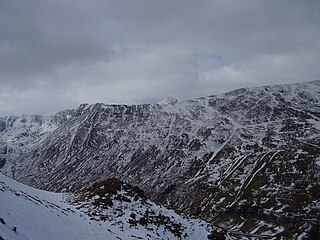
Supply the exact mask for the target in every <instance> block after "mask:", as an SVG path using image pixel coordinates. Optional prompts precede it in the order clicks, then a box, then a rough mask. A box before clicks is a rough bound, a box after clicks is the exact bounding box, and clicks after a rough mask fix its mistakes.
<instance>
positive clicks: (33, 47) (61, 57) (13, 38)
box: [0, 0, 320, 113]
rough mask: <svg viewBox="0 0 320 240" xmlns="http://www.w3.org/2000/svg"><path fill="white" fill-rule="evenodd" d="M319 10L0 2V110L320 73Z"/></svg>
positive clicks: (217, 1)
mask: <svg viewBox="0 0 320 240" xmlns="http://www.w3.org/2000/svg"><path fill="white" fill-rule="evenodd" d="M319 11H320V3H319V1H294V0H293V1H292V0H290V1H289V0H288V1H278V0H273V1H272V0H271V1H253V0H252V1H249V0H248V1H235V0H234V1H231V0H230V1H228V0H224V1H222V0H207V1H205V0H202V1H191V0H187V1H182V0H179V1H178V0H170V1H169V0H164V1H150V0H136V1H133V0H130V1H129V0H123V1H119V0H113V1H110V0H108V1H99V0H96V1H84V0H79V1H66V0H64V1H62V0H54V1H40V0H38V1H35V0H30V1H21V0H12V1H5V0H0V113H1V112H2V113H5V112H6V113H20V112H46V111H56V110H59V109H63V108H66V107H70V106H74V105H76V104H78V103H81V102H97V101H99V102H107V103H114V102H118V103H119V102H122V103H129V104H130V103H139V102H143V101H145V100H146V99H153V100H158V99H160V98H162V97H165V96H167V95H174V96H176V97H179V98H182V99H186V98H191V97H195V96H203V95H209V94H214V93H218V92H222V91H227V90H231V89H234V88H237V87H246V86H258V85H266V84H274V83H287V82H299V81H307V80H313V79H319V78H320V76H319V71H318V64H319V62H320V61H319V60H320V57H319V56H320V54H319V53H320V44H319V41H318V39H319V38H320V30H319V29H320V26H319V22H320V16H319V14H318V13H319ZM52 99H56V100H55V101H52Z"/></svg>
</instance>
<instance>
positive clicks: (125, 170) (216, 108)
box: [0, 81, 320, 238]
mask: <svg viewBox="0 0 320 240" xmlns="http://www.w3.org/2000/svg"><path fill="white" fill-rule="evenodd" d="M169 100H170V101H167V100H165V101H163V102H161V103H159V104H144V105H131V106H128V105H105V104H102V103H97V104H93V105H87V104H84V105H81V106H80V107H79V108H78V109H74V110H68V111H63V112H60V113H58V114H55V115H51V116H46V117H43V116H39V118H40V119H45V120H41V121H35V120H32V119H34V118H35V116H21V117H2V118H1V119H0V126H2V127H1V130H0V149H2V150H1V153H2V154H1V156H0V158H1V159H2V160H1V162H2V165H3V168H2V171H3V172H5V173H6V174H8V175H11V176H13V177H14V178H15V179H17V180H19V181H22V182H24V183H26V184H28V185H32V186H34V187H37V188H42V189H46V190H52V191H77V190H79V189H80V188H82V187H84V186H89V185H90V184H91V183H93V182H95V181H96V180H99V179H105V178H111V177H116V178H119V179H121V180H124V181H127V182H130V183H132V184H133V185H137V186H138V187H140V188H141V189H143V190H144V191H145V193H146V195H147V196H148V197H150V198H151V199H153V200H155V201H158V202H161V203H163V204H165V205H166V206H170V207H172V208H175V209H177V210H180V211H182V212H184V213H186V214H189V215H193V216H196V217H201V218H203V219H205V220H206V221H208V222H210V223H212V224H214V225H217V226H221V227H223V228H225V229H227V230H228V231H229V232H234V233H235V234H237V233H239V232H240V233H248V234H249V233H250V234H257V235H262V236H266V237H270V236H279V235H283V236H287V237H288V238H292V237H293V236H295V237H297V236H299V235H303V234H304V233H306V232H308V231H309V230H310V229H312V228H315V227H314V226H317V224H319V218H320V216H319V208H320V205H319V199H320V195H319V192H320V184H319V183H320V174H319V172H320V171H319V170H320V154H319V148H320V81H313V82H307V83H300V84H290V85H277V86H265V87H260V88H243V89H238V90H235V91H232V92H228V93H225V94H221V95H216V96H208V97H203V98H198V99H192V100H188V101H182V102H179V101H176V100H174V99H173V100H172V98H170V99H169ZM48 123H50V124H48ZM48 126H50V127H48Z"/></svg>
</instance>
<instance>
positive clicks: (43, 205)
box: [0, 173, 211, 240]
mask: <svg viewBox="0 0 320 240" xmlns="http://www.w3.org/2000/svg"><path fill="white" fill-rule="evenodd" d="M106 203H107V204H106ZM0 206H1V208H0V220H1V221H0V239H4V240H9V239H10V240H20V239H21V240H28V239H29V240H37V239H39V240H43V239H48V240H49V239H52V240H56V239H61V240H62V239H66V240H67V239H68V240H72V239H76V240H81V239H83V240H88V239H97V240H98V239H101V240H102V239H104V240H105V239H108V240H109V239H110V240H112V239H118V240H119V239H123V240H125V239H150V240H151V239H195V238H197V239H207V235H208V231H210V229H211V228H210V227H209V226H207V224H206V223H205V222H202V221H198V220H189V219H186V218H183V217H180V216H178V215H177V214H175V213H174V212H173V211H170V210H167V209H165V208H163V207H161V206H159V205H156V204H154V203H153V202H151V201H150V200H148V199H147V198H146V197H144V195H143V193H142V192H141V190H140V191H139V190H138V189H137V188H132V187H131V186H130V185H127V184H125V183H123V182H121V181H119V180H116V179H109V180H107V181H105V182H100V183H95V184H94V185H93V186H91V187H90V188H87V189H83V190H82V191H81V192H77V193H73V194H70V193H63V194H62V193H52V192H46V191H41V190H37V189H34V188H31V187H28V186H25V185H23V184H20V183H18V182H16V181H14V180H12V179H9V178H7V177H5V176H4V175H3V174H1V173H0ZM14 228H15V229H16V230H14Z"/></svg>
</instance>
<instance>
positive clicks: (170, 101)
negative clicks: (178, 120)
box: [159, 96, 180, 106]
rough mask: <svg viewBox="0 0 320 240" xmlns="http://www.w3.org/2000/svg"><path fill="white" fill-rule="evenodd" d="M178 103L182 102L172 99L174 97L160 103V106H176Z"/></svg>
mask: <svg viewBox="0 0 320 240" xmlns="http://www.w3.org/2000/svg"><path fill="white" fill-rule="evenodd" d="M178 102H180V100H179V99H177V98H175V97H172V96H168V97H166V98H165V99H163V100H161V101H160V102H159V104H160V105H162V106H163V105H175V104H177V103H178Z"/></svg>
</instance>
